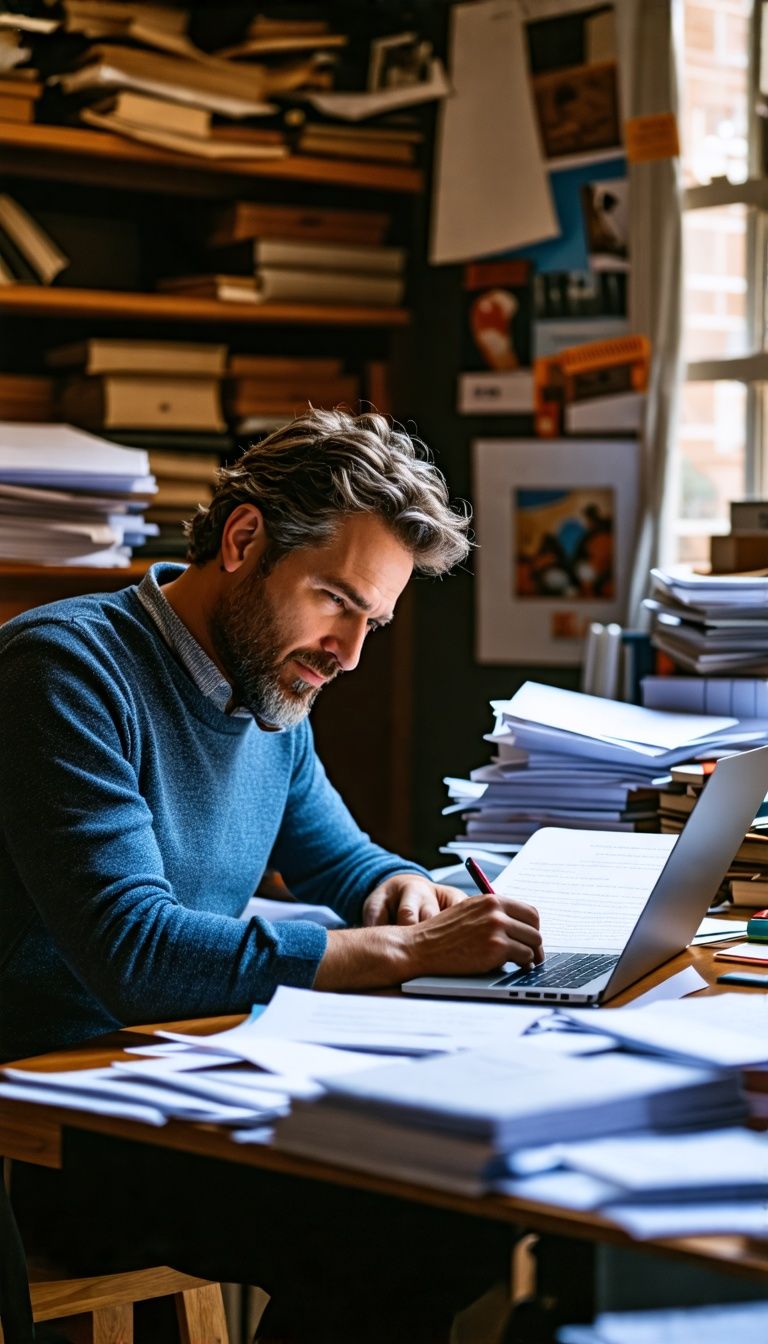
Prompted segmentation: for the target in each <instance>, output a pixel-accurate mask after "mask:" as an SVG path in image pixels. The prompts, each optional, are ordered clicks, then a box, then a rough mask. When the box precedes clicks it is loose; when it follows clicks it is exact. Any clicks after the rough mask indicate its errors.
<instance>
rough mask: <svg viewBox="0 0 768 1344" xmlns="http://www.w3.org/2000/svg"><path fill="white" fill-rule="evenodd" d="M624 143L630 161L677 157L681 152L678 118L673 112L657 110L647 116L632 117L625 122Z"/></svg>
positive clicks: (647, 161) (643, 161) (650, 160)
mask: <svg viewBox="0 0 768 1344" xmlns="http://www.w3.org/2000/svg"><path fill="white" fill-rule="evenodd" d="M624 144H625V146H626V151H627V158H628V160H629V162H630V163H652V162H653V161H654V160H655V159H675V158H677V156H678V155H679V153H680V136H679V133H678V129H677V118H676V117H675V115H674V113H672V112H655V113H653V115H651V116H647V117H630V119H629V121H625V123H624Z"/></svg>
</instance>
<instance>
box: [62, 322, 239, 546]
mask: <svg viewBox="0 0 768 1344" xmlns="http://www.w3.org/2000/svg"><path fill="white" fill-rule="evenodd" d="M46 359H47V362H48V364H49V366H50V367H51V368H52V369H54V370H56V371H58V372H59V388H58V394H57V403H56V404H57V406H58V409H59V412H60V414H61V417H62V418H63V419H66V420H69V421H71V422H74V423H76V424H80V425H85V426H87V427H88V428H98V429H99V430H100V431H101V432H102V433H103V434H104V435H105V436H106V437H108V438H111V439H114V440H115V441H116V442H118V443H119V444H121V445H123V446H124V447H134V448H137V449H141V450H142V451H144V452H148V454H149V466H150V470H151V472H152V474H153V476H154V477H155V478H156V479H157V492H156V494H155V496H154V498H153V500H152V506H151V508H149V509H148V511H147V515H146V517H147V522H148V523H150V524H151V527H152V539H151V540H150V541H149V542H148V552H147V553H151V554H152V555H162V556H179V557H183V556H184V555H185V553H186V540H185V537H184V531H183V527H182V524H183V522H184V520H185V519H187V518H189V517H190V516H191V515H192V514H193V513H194V512H195V509H196V508H197V505H198V504H199V503H205V502H206V501H207V500H208V499H210V496H211V490H212V487H213V485H214V484H215V478H216V472H217V471H218V469H219V467H220V466H221V461H222V457H226V456H227V455H228V454H229V452H230V451H231V447H232V442H231V439H230V438H229V436H228V434H227V433H226V421H225V420H224V416H223V413H222V383H223V378H224V374H225V371H226V361H227V347H226V346H225V345H204V344H200V343H193V342H190V341H154V340H153V341H141V340H131V339H129V338H126V339H107V338H96V339H93V340H90V341H82V342H77V343H75V344H72V345H64V346H58V347H57V348H56V349H54V350H50V351H49V352H48V354H47V356H46Z"/></svg>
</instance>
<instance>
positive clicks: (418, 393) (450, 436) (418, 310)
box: [394, 193, 578, 865]
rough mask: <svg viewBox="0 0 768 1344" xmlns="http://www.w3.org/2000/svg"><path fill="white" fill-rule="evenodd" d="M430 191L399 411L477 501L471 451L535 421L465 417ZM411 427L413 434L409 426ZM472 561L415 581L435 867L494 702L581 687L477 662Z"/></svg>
mask: <svg viewBox="0 0 768 1344" xmlns="http://www.w3.org/2000/svg"><path fill="white" fill-rule="evenodd" d="M429 205H430V201H429V193H427V194H426V196H425V198H424V201H423V203H422V204H421V205H420V207H419V209H418V211H417V218H416V221H415V227H414V238H413V274H412V279H411V291H410V306H411V309H412V312H413V322H412V326H411V328H410V330H409V331H408V333H407V334H406V335H404V336H403V337H401V338H398V342H397V349H396V381H395V398H394V402H395V405H396V406H397V407H398V408H399V413H400V414H401V415H403V416H410V417H412V419H413V421H414V422H415V428H416V430H417V432H418V433H419V435H420V437H421V438H423V439H424V441H425V442H426V443H427V444H429V446H430V448H432V450H433V451H434V453H435V455H436V457H437V460H438V464H439V466H440V467H441V469H442V470H443V472H444V473H445V475H446V477H447V478H448V482H449V485H450V487H451V491H452V493H453V494H454V495H458V496H460V497H462V498H464V499H469V500H470V501H471V499H472V495H471V481H470V444H471V442H472V440H473V439H474V438H480V437H487V438H490V437H509V436H511V435H512V434H517V435H521V434H522V435H527V434H530V432H531V428H532V426H531V423H530V421H528V420H527V419H523V418H518V417H510V416H493V417H485V416H460V415H458V414H457V413H456V409H455V407H456V376H457V374H458V372H459V369H460V364H461V353H460V349H461V343H460V335H461V319H462V306H461V268H460V267H459V266H429V265H428V264H427V261H426V256H427V241H426V235H427V223H428V216H429ZM408 427H409V428H413V426H411V425H410V424H409V425H408ZM471 571H472V560H471V559H470V561H469V562H468V565H467V567H466V569H465V570H464V571H463V572H458V573H455V574H453V575H451V576H450V577H449V578H446V579H443V580H434V579H417V580H414V582H413V588H414V598H415V619H414V652H413V679H414V683H413V684H414V730H413V754H412V762H411V768H412V780H413V836H414V841H415V851H416V853H415V855H414V857H417V858H419V859H420V860H421V861H422V862H424V863H428V864H430V865H434V864H436V863H438V862H449V860H448V859H442V860H441V859H440V858H439V857H438V854H437V851H438V848H439V846H440V845H441V844H444V843H445V841H446V840H448V839H450V838H451V836H452V835H454V834H455V833H456V832H457V831H458V829H459V826H458V823H457V818H456V816H455V815H453V816H452V817H443V816H441V809H442V807H443V806H444V805H445V803H446V801H447V800H446V794H445V788H444V786H443V784H442V779H443V776H444V775H446V774H450V775H465V774H466V772H467V771H468V770H470V769H472V768H473V767H474V766H476V765H481V764H483V763H484V762H486V761H487V760H488V757H489V753H490V750H491V748H490V746H489V744H488V743H487V742H484V741H483V733H486V732H489V731H490V730H491V728H492V726H493V716H492V712H491V709H490V706H489V703H488V702H489V701H490V700H492V699H499V698H505V697H509V696H511V695H512V694H513V693H514V691H515V690H516V689H517V687H518V686H520V685H521V684H522V682H524V681H525V680H526V679H531V680H538V681H547V682H549V683H550V684H552V685H557V686H564V687H567V688H569V689H575V688H577V687H578V671H577V670H576V669H574V668H553V667H548V668H536V667H519V666H511V665H510V666H494V667H486V666H482V667H481V666H480V665H479V664H478V663H477V662H476V661H475V658H474V653H473V649H474V578H473V575H472V572H471Z"/></svg>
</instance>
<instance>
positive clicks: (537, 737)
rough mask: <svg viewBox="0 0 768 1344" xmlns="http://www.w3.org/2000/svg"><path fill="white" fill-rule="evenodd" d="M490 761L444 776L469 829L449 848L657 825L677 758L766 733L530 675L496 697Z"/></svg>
mask: <svg viewBox="0 0 768 1344" xmlns="http://www.w3.org/2000/svg"><path fill="white" fill-rule="evenodd" d="M493 709H494V711H495V714H496V728H495V730H494V732H493V733H492V734H491V735H490V736H489V738H488V740H489V741H491V742H492V743H493V744H494V746H495V747H496V755H495V757H494V758H493V760H492V762H491V764H489V765H485V766H481V767H480V768H479V769H476V770H473V771H472V773H471V777H470V779H469V780H464V779H453V778H449V779H447V780H446V783H447V785H448V790H449V794H450V798H451V804H450V806H449V807H448V808H447V809H446V811H447V812H449V813H450V812H461V813H462V814H463V816H464V820H465V823H466V826H465V832H464V834H462V835H460V836H458V837H457V838H456V839H455V840H454V841H452V842H451V843H450V844H449V846H448V848H449V849H452V850H456V851H458V852H459V853H461V854H467V853H470V852H473V851H474V850H475V849H485V850H490V851H492V852H495V851H498V852H500V853H509V852H512V851H513V850H514V849H516V848H517V847H518V846H519V845H520V844H522V843H524V842H525V840H527V839H528V837H529V836H530V835H532V834H533V833H534V832H535V831H537V830H539V829H540V828H541V827H542V826H559V827H567V828H570V829H573V828H575V829H578V830H590V829H594V830H600V831H655V830H658V820H657V813H658V800H659V789H660V788H661V787H662V786H663V785H664V783H665V781H666V779H667V771H668V770H669V768H670V767H671V766H673V765H674V764H675V763H676V762H679V761H684V760H690V759H691V758H694V757H698V756H702V755H705V754H706V753H707V752H709V751H712V750H714V749H715V748H717V749H719V750H720V751H721V752H725V751H734V750H738V749H739V748H740V747H746V746H755V745H757V744H758V743H760V742H763V741H765V740H766V726H765V721H761V722H756V721H743V722H740V721H739V720H738V719H736V718H734V717H733V716H731V715H711V714H687V713H671V712H665V711H656V710H650V709H645V708H642V707H640V706H638V705H625V704H622V703H620V702H617V701H615V700H607V699H603V698H601V697H600V696H592V695H582V694H580V693H578V692H576V691H563V690H559V689H558V688H557V687H554V686H544V685H540V684H538V683H537V682H526V683H525V685H524V686H522V687H521V689H520V690H519V691H518V692H517V693H516V695H514V696H513V697H512V699H511V700H499V701H494V702H493Z"/></svg>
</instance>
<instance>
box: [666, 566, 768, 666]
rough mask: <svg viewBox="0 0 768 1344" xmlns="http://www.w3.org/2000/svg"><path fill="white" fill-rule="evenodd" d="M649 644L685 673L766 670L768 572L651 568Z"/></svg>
mask: <svg viewBox="0 0 768 1344" xmlns="http://www.w3.org/2000/svg"><path fill="white" fill-rule="evenodd" d="M651 578H652V580H653V588H652V592H651V596H650V597H649V598H647V599H646V601H645V606H646V607H647V608H648V609H649V610H650V611H652V612H653V613H654V630H653V636H652V643H653V644H654V645H655V646H656V648H657V649H661V650H662V651H663V652H664V653H666V654H668V655H669V657H670V658H672V659H673V661H674V662H675V663H677V664H678V665H679V666H680V667H683V668H685V669H686V671H689V672H699V673H705V674H708V675H710V676H717V675H726V676H727V675H728V674H729V673H735V674H736V675H739V674H741V673H745V672H768V576H766V575H764V574H760V575H755V574H728V575H701V574H691V573H687V572H678V571H677V570H669V571H667V570H661V569H652V570H651Z"/></svg>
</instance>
